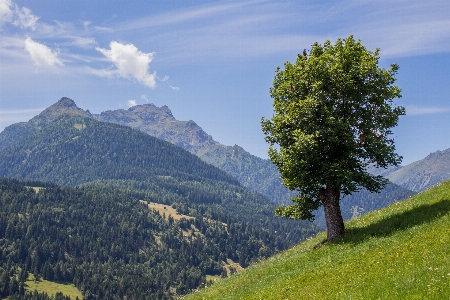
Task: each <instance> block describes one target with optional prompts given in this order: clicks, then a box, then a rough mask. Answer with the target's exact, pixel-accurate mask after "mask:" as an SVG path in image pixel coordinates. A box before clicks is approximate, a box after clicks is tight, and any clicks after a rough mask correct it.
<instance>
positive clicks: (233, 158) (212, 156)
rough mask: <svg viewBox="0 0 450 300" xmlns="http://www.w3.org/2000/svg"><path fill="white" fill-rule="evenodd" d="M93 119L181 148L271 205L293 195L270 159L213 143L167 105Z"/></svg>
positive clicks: (234, 147)
mask: <svg viewBox="0 0 450 300" xmlns="http://www.w3.org/2000/svg"><path fill="white" fill-rule="evenodd" d="M93 117H94V118H95V119H96V120H99V121H103V122H111V123H116V124H121V125H125V126H129V127H131V128H135V129H138V130H140V131H143V132H145V133H147V134H150V135H151V136H154V137H157V138H160V139H163V140H165V141H168V142H171V143H173V144H175V145H177V146H179V147H182V148H184V149H186V150H188V151H189V152H191V153H193V154H195V155H197V156H198V157H200V158H201V159H202V160H204V161H205V162H207V163H209V164H211V165H213V166H216V167H218V168H220V169H221V170H223V171H225V172H227V173H228V174H230V175H231V176H233V177H234V178H236V179H238V180H239V182H240V183H241V184H242V185H244V186H245V187H247V188H249V189H251V190H252V191H256V192H258V193H261V194H263V195H265V196H266V197H268V198H269V199H271V200H272V201H273V202H274V203H278V204H280V203H287V202H289V199H290V198H291V197H292V196H293V193H291V192H290V191H289V190H288V189H286V188H285V187H283V186H282V184H281V179H280V178H279V175H278V170H277V168H276V167H275V166H274V165H273V164H272V163H271V162H270V161H269V160H267V159H262V158H259V157H257V156H254V155H252V154H250V153H249V152H247V151H245V150H244V149H243V148H242V147H240V146H238V145H235V146H225V145H222V144H221V143H219V142H217V141H214V140H213V138H212V137H211V136H210V135H209V134H207V133H206V132H205V131H203V129H202V128H201V127H200V126H198V125H197V124H196V123H195V122H194V121H192V120H190V121H178V120H176V119H175V117H174V116H173V115H172V112H171V111H170V109H169V108H168V107H167V106H162V107H156V106H155V105H154V104H144V105H136V106H133V107H131V108H129V109H128V110H124V109H119V110H114V111H111V110H109V111H106V112H102V113H101V114H97V115H93Z"/></svg>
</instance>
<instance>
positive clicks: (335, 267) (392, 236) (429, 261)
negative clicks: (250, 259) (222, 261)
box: [186, 181, 450, 299]
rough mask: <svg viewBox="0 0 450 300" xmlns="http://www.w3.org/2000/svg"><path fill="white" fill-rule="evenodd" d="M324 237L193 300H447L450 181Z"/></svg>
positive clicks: (292, 250)
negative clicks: (340, 234)
mask: <svg viewBox="0 0 450 300" xmlns="http://www.w3.org/2000/svg"><path fill="white" fill-rule="evenodd" d="M346 228H347V234H346V236H345V237H344V238H342V239H340V240H339V241H336V242H334V243H331V244H328V245H324V246H322V247H321V248H319V249H316V250H313V247H314V246H315V245H317V244H318V243H319V242H320V241H321V240H322V239H324V237H325V235H324V234H323V233H322V234H319V235H318V236H317V237H316V238H313V239H310V240H308V241H306V242H304V243H302V244H299V245H298V246H295V247H293V248H291V249H289V250H287V251H285V252H283V253H281V254H280V255H277V256H275V257H272V258H270V259H268V260H267V261H264V262H262V263H260V264H257V265H254V266H252V267H250V268H248V269H247V270H245V271H244V272H241V273H239V274H236V275H234V276H232V277H230V278H227V279H224V280H221V281H219V282H217V283H215V284H213V285H212V286H210V287H208V288H206V289H204V290H202V291H200V292H196V293H194V294H191V295H189V296H187V297H186V299H448V295H450V264H449V261H450V181H448V182H445V183H442V184H440V185H439V186H437V187H435V188H433V189H431V190H428V191H425V192H423V193H421V194H418V195H416V196H414V197H412V198H409V199H407V200H405V201H403V202H399V203H395V204H393V205H391V206H389V207H388V208H386V209H383V210H380V211H374V212H372V213H369V214H367V215H365V216H363V217H361V218H359V219H356V220H352V221H349V222H347V223H346Z"/></svg>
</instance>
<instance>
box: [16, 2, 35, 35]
mask: <svg viewBox="0 0 450 300" xmlns="http://www.w3.org/2000/svg"><path fill="white" fill-rule="evenodd" d="M15 13H16V19H15V20H14V22H13V24H14V25H16V26H19V27H21V28H31V29H33V30H35V29H36V22H37V20H38V19H39V17H37V16H35V15H34V14H33V13H32V12H31V10H30V9H29V8H27V7H18V6H17V5H16V6H15Z"/></svg>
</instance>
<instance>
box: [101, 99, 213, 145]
mask: <svg viewBox="0 0 450 300" xmlns="http://www.w3.org/2000/svg"><path fill="white" fill-rule="evenodd" d="M93 117H94V118H95V119H97V120H99V121H103V122H110V123H116V124H120V125H125V126H129V127H132V128H135V129H138V130H140V131H143V132H145V133H147V134H150V135H151V136H154V137H157V138H160V139H163V140H165V141H168V142H171V143H173V144H175V145H177V146H179V147H182V148H184V149H186V150H188V151H189V152H191V153H193V154H197V152H198V151H200V150H201V149H204V148H207V147H210V146H219V145H220V143H218V142H216V141H214V140H213V139H212V137H211V136H210V135H208V134H207V133H206V132H205V131H203V129H202V128H201V127H200V126H198V125H197V124H196V123H195V122H194V121H192V120H190V121H178V120H176V119H175V118H174V116H173V115H172V111H171V110H170V109H169V108H168V107H167V106H165V105H164V106H162V107H157V106H155V105H154V104H144V105H136V106H133V107H131V108H129V109H128V110H124V109H118V110H114V111H111V110H108V111H105V112H102V113H101V114H99V115H93Z"/></svg>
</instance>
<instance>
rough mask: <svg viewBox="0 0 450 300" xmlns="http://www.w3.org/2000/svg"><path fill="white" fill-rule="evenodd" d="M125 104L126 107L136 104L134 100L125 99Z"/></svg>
mask: <svg viewBox="0 0 450 300" xmlns="http://www.w3.org/2000/svg"><path fill="white" fill-rule="evenodd" d="M127 105H128V107H133V106H136V105H138V104H137V102H136V100H128V101H127Z"/></svg>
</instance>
